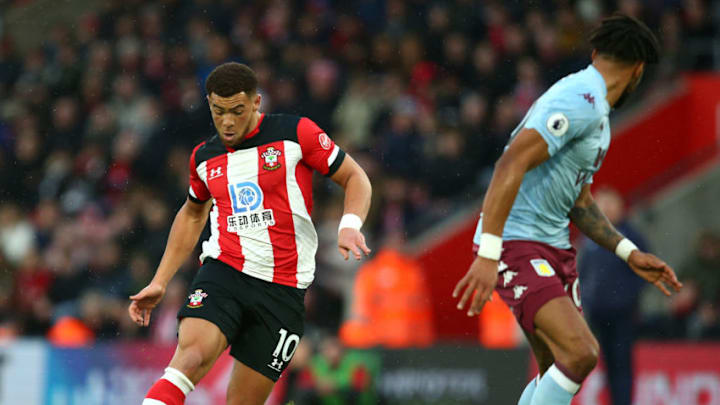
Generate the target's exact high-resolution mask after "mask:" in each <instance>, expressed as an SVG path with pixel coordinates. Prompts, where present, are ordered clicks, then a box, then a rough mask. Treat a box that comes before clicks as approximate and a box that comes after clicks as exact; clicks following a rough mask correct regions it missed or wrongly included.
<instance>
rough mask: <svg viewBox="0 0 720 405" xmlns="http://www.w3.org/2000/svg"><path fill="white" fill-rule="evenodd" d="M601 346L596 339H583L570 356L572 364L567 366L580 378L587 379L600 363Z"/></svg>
mask: <svg viewBox="0 0 720 405" xmlns="http://www.w3.org/2000/svg"><path fill="white" fill-rule="evenodd" d="M598 354H599V345H598V343H597V340H595V338H592V337H591V338H588V339H582V340H579V341H578V342H577V344H575V345H574V347H573V350H572V354H571V356H570V362H571V364H568V365H567V366H568V367H569V368H571V369H572V370H573V371H574V372H576V373H577V374H578V375H579V376H580V377H583V378H584V377H586V376H587V375H588V374H590V372H591V371H592V370H593V369H594V368H595V366H596V365H597V362H598Z"/></svg>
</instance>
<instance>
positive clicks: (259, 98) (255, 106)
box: [253, 93, 262, 111]
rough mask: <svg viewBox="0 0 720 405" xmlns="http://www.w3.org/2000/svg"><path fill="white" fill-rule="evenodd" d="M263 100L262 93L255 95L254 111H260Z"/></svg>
mask: <svg viewBox="0 0 720 405" xmlns="http://www.w3.org/2000/svg"><path fill="white" fill-rule="evenodd" d="M261 100H262V96H261V95H260V93H255V100H253V111H257V110H259V109H260V101H261Z"/></svg>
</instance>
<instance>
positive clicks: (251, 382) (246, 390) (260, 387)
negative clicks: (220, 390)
mask: <svg viewBox="0 0 720 405" xmlns="http://www.w3.org/2000/svg"><path fill="white" fill-rule="evenodd" d="M273 385H275V382H274V381H273V380H271V379H270V378H268V377H266V376H264V375H262V374H260V373H258V372H257V371H255V370H253V369H251V368H250V367H248V366H246V365H244V364H242V363H241V362H239V361H237V360H235V364H234V366H233V370H232V374H231V375H230V383H229V384H228V389H227V405H262V404H264V403H265V401H266V400H267V398H268V396H269V395H270V392H271V391H272V388H273Z"/></svg>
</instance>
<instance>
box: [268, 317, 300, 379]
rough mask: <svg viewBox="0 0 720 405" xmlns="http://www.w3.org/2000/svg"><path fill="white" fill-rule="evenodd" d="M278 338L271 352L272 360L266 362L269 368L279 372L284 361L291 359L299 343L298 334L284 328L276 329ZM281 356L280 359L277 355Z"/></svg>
mask: <svg viewBox="0 0 720 405" xmlns="http://www.w3.org/2000/svg"><path fill="white" fill-rule="evenodd" d="M278 333H279V334H280V339H279V340H278V343H277V346H275V350H274V351H273V353H272V356H273V361H272V363H270V364H268V367H270V368H271V369H273V370H275V371H278V372H280V371H281V370H282V367H283V365H284V364H285V363H287V362H288V361H290V359H292V356H293V354H295V350H297V347H298V344H299V343H300V336H298V335H296V334H294V333H290V334H288V331H287V330H286V329H285V328H280V330H279V331H278ZM280 356H282V357H281V358H282V360H280V359H279V357H280Z"/></svg>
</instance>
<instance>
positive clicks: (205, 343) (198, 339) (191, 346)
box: [169, 318, 228, 383]
mask: <svg viewBox="0 0 720 405" xmlns="http://www.w3.org/2000/svg"><path fill="white" fill-rule="evenodd" d="M227 345H228V342H227V339H226V338H225V334H223V332H222V331H221V330H220V328H218V327H217V325H215V324H214V323H212V322H210V321H207V320H205V319H202V318H183V319H182V320H181V321H180V327H179V329H178V345H177V349H176V350H175V354H174V355H173V358H172V360H170V365H169V366H170V367H173V368H176V369H178V370H180V371H182V372H183V373H184V374H185V375H186V376H187V377H188V378H189V379H190V380H191V381H192V382H193V383H197V382H198V381H200V379H201V378H202V377H204V376H205V374H207V372H208V371H209V370H210V368H211V367H212V365H213V364H214V363H215V361H216V360H217V358H218V357H220V355H221V354H222V352H223V351H224V350H225V348H226V347H227Z"/></svg>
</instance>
